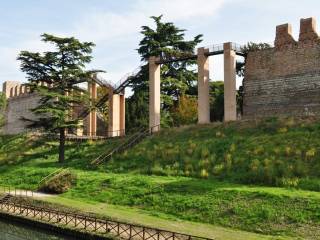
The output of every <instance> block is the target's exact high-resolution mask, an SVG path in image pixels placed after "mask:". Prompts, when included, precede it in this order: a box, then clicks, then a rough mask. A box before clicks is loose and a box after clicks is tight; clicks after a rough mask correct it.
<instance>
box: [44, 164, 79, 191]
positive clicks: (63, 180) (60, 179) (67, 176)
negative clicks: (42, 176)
mask: <svg viewBox="0 0 320 240" xmlns="http://www.w3.org/2000/svg"><path fill="white" fill-rule="evenodd" d="M75 183H76V176H75V175H74V174H72V173H71V172H70V171H69V170H68V171H63V172H61V173H59V174H57V175H56V176H53V177H52V178H51V179H49V180H48V181H46V182H44V183H43V184H42V185H41V186H40V187H39V189H38V190H39V191H40V192H44V193H52V194H61V193H65V192H67V191H68V190H69V189H70V188H71V187H72V186H73V185H75Z"/></svg>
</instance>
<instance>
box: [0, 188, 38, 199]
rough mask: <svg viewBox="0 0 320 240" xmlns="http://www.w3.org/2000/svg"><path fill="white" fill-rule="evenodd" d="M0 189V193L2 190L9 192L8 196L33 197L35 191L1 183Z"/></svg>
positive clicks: (5, 192)
mask: <svg viewBox="0 0 320 240" xmlns="http://www.w3.org/2000/svg"><path fill="white" fill-rule="evenodd" d="M0 189H1V190H0V193H1V192H2V193H4V194H9V195H10V196H15V197H18V196H20V197H33V196H34V193H35V192H34V191H33V190H25V189H18V188H16V187H12V186H5V185H1V186H0Z"/></svg>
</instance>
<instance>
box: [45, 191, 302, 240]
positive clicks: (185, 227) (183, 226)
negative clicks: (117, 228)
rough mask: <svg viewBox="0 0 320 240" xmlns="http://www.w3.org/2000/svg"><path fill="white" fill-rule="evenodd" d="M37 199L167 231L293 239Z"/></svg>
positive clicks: (62, 200) (112, 207)
mask: <svg viewBox="0 0 320 240" xmlns="http://www.w3.org/2000/svg"><path fill="white" fill-rule="evenodd" d="M39 199H40V200H42V201H46V202H48V203H52V204H54V206H58V207H59V206H63V207H68V208H72V209H74V210H81V211H84V212H87V213H91V214H95V215H98V216H101V217H107V218H112V219H115V220H118V221H125V222H129V223H133V224H139V225H144V226H149V227H155V228H160V229H166V230H169V231H175V232H183V233H186V234H190V235H194V236H199V237H201V236H202V237H207V238H214V239H230V240H233V239H234V240H236V239H237V240H258V239H262V240H263V239H296V238H290V237H276V236H266V235H262V234H256V233H250V232H245V231H239V230H233V229H231V228H223V227H218V226H214V225H210V224H203V223H197V222H191V221H184V220H181V219H177V218H175V217H173V216H168V215H165V214H162V215H161V216H160V217H159V216H155V215H154V214H152V213H151V212H148V211H145V210H142V209H139V208H132V207H125V206H119V205H112V204H106V203H98V204H97V203H96V202H84V201H79V200H72V199H69V198H65V197H62V196H57V197H52V198H44V199H41V198H39Z"/></svg>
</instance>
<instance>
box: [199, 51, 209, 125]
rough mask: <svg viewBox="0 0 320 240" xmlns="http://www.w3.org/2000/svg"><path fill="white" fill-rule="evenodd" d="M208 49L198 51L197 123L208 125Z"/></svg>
mask: <svg viewBox="0 0 320 240" xmlns="http://www.w3.org/2000/svg"><path fill="white" fill-rule="evenodd" d="M208 52H209V49H205V48H199V49H198V57H197V62H198V123H199V124H206V123H210V96H209V57H208V56H206V55H205V53H208Z"/></svg>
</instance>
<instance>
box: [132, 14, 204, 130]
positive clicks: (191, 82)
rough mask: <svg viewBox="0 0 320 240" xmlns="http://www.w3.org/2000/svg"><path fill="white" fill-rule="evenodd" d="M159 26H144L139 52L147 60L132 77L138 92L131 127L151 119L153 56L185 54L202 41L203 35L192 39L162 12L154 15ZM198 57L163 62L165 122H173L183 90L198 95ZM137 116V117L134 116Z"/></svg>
mask: <svg viewBox="0 0 320 240" xmlns="http://www.w3.org/2000/svg"><path fill="white" fill-rule="evenodd" d="M151 18H152V19H153V20H154V22H155V24H156V27H155V28H154V29H153V28H151V27H149V26H142V31H141V33H142V35H143V39H142V40H141V41H140V44H139V48H138V49H137V50H138V53H139V54H140V56H141V61H142V62H143V63H145V64H144V65H143V66H142V67H141V70H140V72H139V73H138V74H137V75H136V76H135V77H132V78H131V79H130V81H131V83H130V87H131V88H132V90H133V92H134V94H133V95H132V96H131V97H130V98H129V99H128V102H129V103H130V104H133V105H134V107H132V108H131V107H129V109H128V111H127V119H131V120H133V122H132V121H129V122H128V123H129V124H130V125H128V128H133V127H138V126H141V124H147V123H148V120H147V119H148V102H149V96H148V92H149V88H148V86H149V85H148V84H149V82H148V80H149V74H148V72H149V70H148V64H147V63H146V62H147V61H148V60H149V57H150V56H162V57H170V56H180V55H182V54H194V52H193V51H194V49H195V47H196V46H197V44H199V43H200V42H201V41H202V39H201V38H202V35H197V36H195V37H194V38H193V39H192V40H190V41H186V40H185V30H183V29H179V28H177V27H176V26H175V25H174V24H173V23H171V22H163V21H162V15H161V16H159V17H154V16H153V17H151ZM195 63H196V62H195V60H186V61H180V62H174V63H166V64H163V65H162V66H161V111H162V114H161V117H162V119H161V120H162V121H161V122H162V123H163V124H164V125H172V124H173V122H172V116H171V115H172V112H171V111H172V109H173V106H174V105H175V103H176V102H177V101H178V99H179V97H180V96H182V95H183V94H186V95H195V94H196V92H197V88H196V86H197V84H196V80H197V76H196V73H195V71H193V70H190V67H192V66H193V65H194V64H195ZM133 116H134V118H135V119H133Z"/></svg>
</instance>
